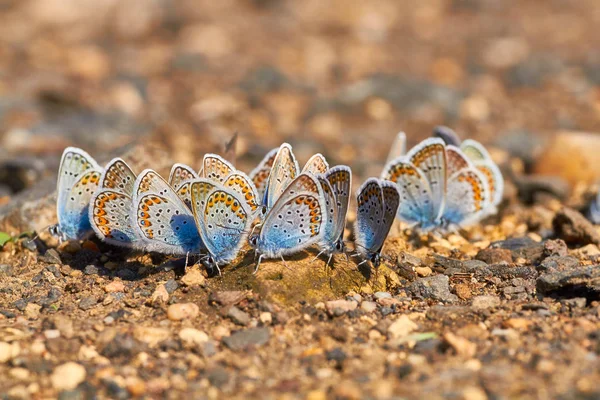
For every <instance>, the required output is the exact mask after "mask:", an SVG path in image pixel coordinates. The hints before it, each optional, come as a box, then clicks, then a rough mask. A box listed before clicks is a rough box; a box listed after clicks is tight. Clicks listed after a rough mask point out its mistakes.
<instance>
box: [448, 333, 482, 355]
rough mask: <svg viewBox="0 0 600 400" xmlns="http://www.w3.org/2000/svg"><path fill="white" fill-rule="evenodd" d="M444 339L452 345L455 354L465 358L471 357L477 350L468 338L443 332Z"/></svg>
mask: <svg viewBox="0 0 600 400" xmlns="http://www.w3.org/2000/svg"><path fill="white" fill-rule="evenodd" d="M443 337H444V340H445V341H446V342H447V343H448V344H449V345H450V346H452V348H453V349H454V351H456V354H458V355H459V356H462V357H465V358H472V357H473V356H474V355H475V353H476V352H477V345H476V344H475V343H472V342H470V341H469V340H467V339H465V338H462V337H460V336H457V335H455V334H453V333H452V332H447V333H445V334H444V336H443Z"/></svg>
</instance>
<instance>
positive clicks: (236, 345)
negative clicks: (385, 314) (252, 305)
mask: <svg viewBox="0 0 600 400" xmlns="http://www.w3.org/2000/svg"><path fill="white" fill-rule="evenodd" d="M354 304H356V303H354ZM269 337H270V333H269V328H267V327H263V328H250V329H244V330H240V331H237V332H235V333H233V334H232V335H231V336H227V337H224V338H223V344H224V345H225V346H227V347H228V348H230V349H231V350H233V351H239V350H244V349H246V348H248V347H250V346H262V345H264V344H266V343H267V342H268V341H269Z"/></svg>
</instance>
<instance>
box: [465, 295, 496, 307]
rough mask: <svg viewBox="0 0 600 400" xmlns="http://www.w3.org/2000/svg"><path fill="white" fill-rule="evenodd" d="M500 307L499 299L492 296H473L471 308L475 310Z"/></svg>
mask: <svg viewBox="0 0 600 400" xmlns="http://www.w3.org/2000/svg"><path fill="white" fill-rule="evenodd" d="M499 305H500V298H498V297H497V296H492V295H483V296H475V297H474V298H473V301H472V302H471V306H472V307H473V308H474V309H476V310H485V309H488V308H492V307H498V306H499Z"/></svg>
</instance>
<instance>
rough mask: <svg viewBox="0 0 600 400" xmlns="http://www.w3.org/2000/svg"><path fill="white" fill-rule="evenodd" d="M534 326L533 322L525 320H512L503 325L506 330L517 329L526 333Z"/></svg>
mask: <svg viewBox="0 0 600 400" xmlns="http://www.w3.org/2000/svg"><path fill="white" fill-rule="evenodd" d="M532 324H533V321H531V320H528V319H525V318H510V319H507V320H506V321H504V322H503V323H502V326H503V327H504V328H510V329H516V330H519V331H525V330H527V329H529V327H530V326H531V325H532Z"/></svg>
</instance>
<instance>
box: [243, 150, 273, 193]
mask: <svg viewBox="0 0 600 400" xmlns="http://www.w3.org/2000/svg"><path fill="white" fill-rule="evenodd" d="M278 152H279V148H275V149H272V150H271V151H269V152H268V153H267V155H265V157H264V158H263V159H262V160H261V162H260V163H259V164H258V166H257V167H256V168H254V169H253V170H252V171H251V172H250V175H249V176H250V179H252V183H254V186H255V187H256V190H257V192H258V196H259V198H260V199H262V198H263V196H264V194H265V189H266V186H267V180H268V179H269V174H270V173H271V167H272V166H273V163H274V162H275V157H276V156H277V153H278Z"/></svg>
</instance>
